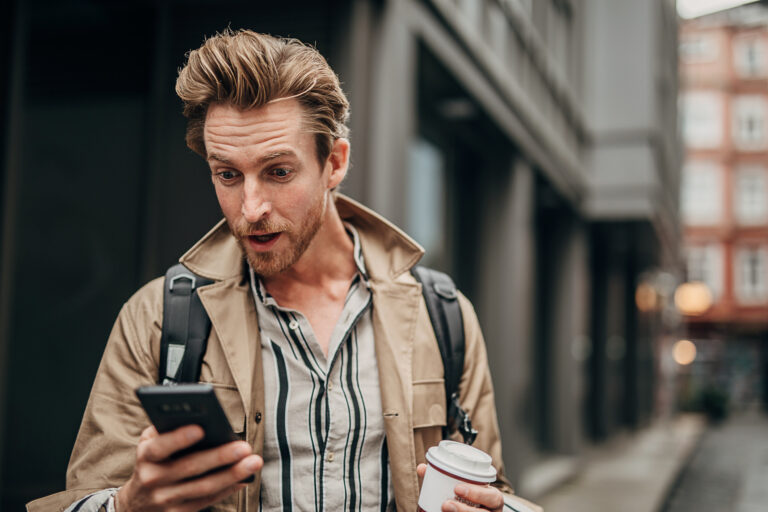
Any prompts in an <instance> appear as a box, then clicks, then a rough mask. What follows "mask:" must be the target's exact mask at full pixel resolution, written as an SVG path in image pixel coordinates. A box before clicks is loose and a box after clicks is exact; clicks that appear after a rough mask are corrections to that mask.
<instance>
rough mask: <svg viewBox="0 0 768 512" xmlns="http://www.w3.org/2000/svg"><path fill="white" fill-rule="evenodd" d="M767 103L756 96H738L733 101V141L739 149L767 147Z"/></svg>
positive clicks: (762, 98)
mask: <svg viewBox="0 0 768 512" xmlns="http://www.w3.org/2000/svg"><path fill="white" fill-rule="evenodd" d="M765 113H766V101H765V98H764V97H763V96H759V95H756V94H752V95H745V96H738V97H736V98H735V99H734V100H733V115H734V122H733V124H734V126H733V141H734V144H735V145H736V147H738V148H739V149H746V150H749V149H762V148H764V147H765V142H766V132H765V117H766V116H765Z"/></svg>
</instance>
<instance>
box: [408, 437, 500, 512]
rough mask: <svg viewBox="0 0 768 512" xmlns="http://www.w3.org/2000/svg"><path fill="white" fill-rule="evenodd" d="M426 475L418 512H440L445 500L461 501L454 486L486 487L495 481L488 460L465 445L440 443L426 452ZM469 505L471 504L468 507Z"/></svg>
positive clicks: (484, 454) (479, 451)
mask: <svg viewBox="0 0 768 512" xmlns="http://www.w3.org/2000/svg"><path fill="white" fill-rule="evenodd" d="M427 462H428V463H429V464H427V472H426V474H425V475H424V483H423V484H422V486H421V494H419V511H420V512H421V511H423V512H440V507H441V506H442V505H443V502H445V501H446V500H455V501H461V502H463V503H468V502H467V500H465V499H463V498H462V499H459V498H458V497H457V496H456V493H455V492H454V489H455V488H456V486H457V485H459V484H461V483H469V484H476V485H488V484H490V483H491V482H493V481H495V480H496V468H494V467H493V465H492V464H491V456H490V455H488V454H487V453H485V452H484V451H482V450H478V449H477V448H473V447H471V446H469V445H468V444H462V443H458V442H456V441H440V444H439V445H437V446H433V447H432V448H430V449H429V450H427ZM468 504H470V505H472V503H468Z"/></svg>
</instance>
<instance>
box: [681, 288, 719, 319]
mask: <svg viewBox="0 0 768 512" xmlns="http://www.w3.org/2000/svg"><path fill="white" fill-rule="evenodd" d="M675 306H677V309H678V311H680V312H681V313H682V314H684V315H688V316H695V315H701V314H702V313H704V312H706V311H707V310H708V309H709V308H710V306H712V292H710V291H709V287H708V286H707V285H706V284H704V283H701V282H698V281H692V282H689V283H683V284H681V285H680V286H678V287H677V290H676V291H675Z"/></svg>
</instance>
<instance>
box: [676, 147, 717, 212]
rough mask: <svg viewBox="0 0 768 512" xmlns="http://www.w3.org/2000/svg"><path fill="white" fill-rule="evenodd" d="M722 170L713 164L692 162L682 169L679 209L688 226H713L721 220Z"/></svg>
mask: <svg viewBox="0 0 768 512" xmlns="http://www.w3.org/2000/svg"><path fill="white" fill-rule="evenodd" d="M722 190H723V170H722V168H721V167H720V166H719V165H718V164H716V163H714V162H705V161H699V162H696V161H693V162H689V163H687V164H686V165H685V168H684V169H683V183H682V187H681V196H682V197H681V198H680V199H681V201H680V202H681V208H682V213H683V220H684V222H685V223H686V224H688V225H713V224H719V223H720V222H722V218H723V192H722Z"/></svg>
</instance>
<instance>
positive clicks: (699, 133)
mask: <svg viewBox="0 0 768 512" xmlns="http://www.w3.org/2000/svg"><path fill="white" fill-rule="evenodd" d="M680 107H681V108H680V114H681V118H682V126H683V138H684V139H685V143H686V145H687V146H688V147H691V148H713V147H718V146H719V145H720V143H721V142H722V140H723V100H722V96H720V95H719V94H718V93H714V92H705V91H694V92H688V93H685V94H684V95H683V96H682V101H681V104H680Z"/></svg>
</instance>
